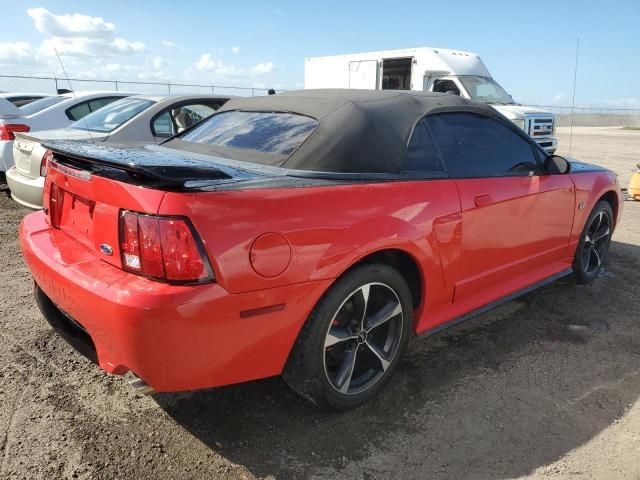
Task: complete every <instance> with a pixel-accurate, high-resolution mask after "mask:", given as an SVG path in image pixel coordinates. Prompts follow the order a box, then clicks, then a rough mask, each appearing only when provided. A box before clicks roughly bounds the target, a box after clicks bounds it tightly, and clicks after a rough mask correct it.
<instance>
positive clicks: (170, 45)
mask: <svg viewBox="0 0 640 480" xmlns="http://www.w3.org/2000/svg"><path fill="white" fill-rule="evenodd" d="M160 43H162V45H164V46H165V47H167V48H177V49H178V50H184V45H181V44H179V43H175V42H172V41H171V40H162V41H161V42H160Z"/></svg>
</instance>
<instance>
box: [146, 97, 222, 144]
mask: <svg viewBox="0 0 640 480" xmlns="http://www.w3.org/2000/svg"><path fill="white" fill-rule="evenodd" d="M218 108H220V105H219V104H217V103H215V104H204V103H193V104H186V105H180V106H176V107H173V108H169V109H167V110H165V111H164V112H163V113H162V114H160V115H159V116H157V117H155V119H154V120H153V125H152V129H153V134H154V135H155V136H156V137H166V138H168V137H172V136H173V135H175V134H177V133H180V132H183V131H185V130H186V129H187V128H189V127H191V126H193V125H195V124H196V123H199V122H201V121H202V120H204V119H205V118H208V117H210V116H211V115H213V114H214V113H215V112H216V110H217V109H218Z"/></svg>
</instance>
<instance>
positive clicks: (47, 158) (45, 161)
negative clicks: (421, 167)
mask: <svg viewBox="0 0 640 480" xmlns="http://www.w3.org/2000/svg"><path fill="white" fill-rule="evenodd" d="M52 160H53V152H52V151H51V150H47V151H46V152H44V155H43V156H42V160H41V161H40V176H41V177H46V176H47V172H48V171H49V162H51V161H52Z"/></svg>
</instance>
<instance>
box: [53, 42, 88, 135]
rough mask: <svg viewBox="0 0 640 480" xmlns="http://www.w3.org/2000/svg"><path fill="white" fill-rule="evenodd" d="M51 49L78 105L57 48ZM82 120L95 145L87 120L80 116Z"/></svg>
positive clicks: (77, 103)
mask: <svg viewBox="0 0 640 480" xmlns="http://www.w3.org/2000/svg"><path fill="white" fill-rule="evenodd" d="M53 51H54V52H56V57H58V62H60V66H61V67H62V73H64V78H66V80H67V83H68V84H69V89H70V90H71V94H72V95H73V100H74V101H75V102H76V105H79V102H78V98H77V97H76V92H75V90H74V89H73V87H72V86H71V80H69V75H67V70H66V69H65V68H64V65H63V64H62V59H61V58H60V55H59V54H58V49H57V48H54V49H53ZM82 121H83V122H84V128H86V129H87V133H88V134H89V138H90V139H91V143H93V144H94V145H95V144H96V142H95V140H94V139H93V135H91V130H89V125H88V124H87V121H86V120H85V118H84V117H82Z"/></svg>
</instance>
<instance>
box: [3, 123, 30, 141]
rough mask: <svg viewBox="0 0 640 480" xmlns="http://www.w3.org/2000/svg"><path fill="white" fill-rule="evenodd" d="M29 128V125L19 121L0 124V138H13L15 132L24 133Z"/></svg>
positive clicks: (14, 137)
mask: <svg viewBox="0 0 640 480" xmlns="http://www.w3.org/2000/svg"><path fill="white" fill-rule="evenodd" d="M29 129H30V127H29V125H22V124H20V123H4V124H0V140H15V139H16V136H15V134H16V133H26V132H28V131H29Z"/></svg>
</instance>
